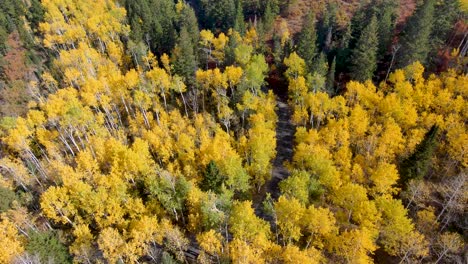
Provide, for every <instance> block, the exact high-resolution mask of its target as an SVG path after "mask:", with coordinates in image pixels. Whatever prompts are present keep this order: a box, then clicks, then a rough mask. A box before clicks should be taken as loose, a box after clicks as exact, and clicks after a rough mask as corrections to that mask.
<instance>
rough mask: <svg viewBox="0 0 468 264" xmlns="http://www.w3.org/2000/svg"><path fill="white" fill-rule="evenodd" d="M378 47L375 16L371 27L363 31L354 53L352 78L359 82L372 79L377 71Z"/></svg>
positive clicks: (352, 57)
mask: <svg viewBox="0 0 468 264" xmlns="http://www.w3.org/2000/svg"><path fill="white" fill-rule="evenodd" d="M378 45H379V38H378V36H377V18H376V17H375V16H373V17H372V19H371V21H370V23H369V25H368V26H367V27H366V28H364V30H363V31H362V34H361V36H360V37H359V39H358V41H357V43H356V47H355V48H354V50H353V52H352V55H351V62H352V65H351V73H350V74H351V78H353V79H354V80H358V81H366V80H369V79H372V76H373V74H374V71H375V70H376V69H377V49H378Z"/></svg>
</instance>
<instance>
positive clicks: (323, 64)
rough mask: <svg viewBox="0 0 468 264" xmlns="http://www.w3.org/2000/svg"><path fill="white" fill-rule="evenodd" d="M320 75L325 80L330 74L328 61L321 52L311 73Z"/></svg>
mask: <svg viewBox="0 0 468 264" xmlns="http://www.w3.org/2000/svg"><path fill="white" fill-rule="evenodd" d="M314 72H315V73H318V74H319V75H320V76H322V77H324V78H325V75H327V73H328V60H327V56H326V55H325V53H324V52H321V53H320V54H319V55H318V56H317V57H316V58H315V59H314V62H313V65H312V70H311V73H314Z"/></svg>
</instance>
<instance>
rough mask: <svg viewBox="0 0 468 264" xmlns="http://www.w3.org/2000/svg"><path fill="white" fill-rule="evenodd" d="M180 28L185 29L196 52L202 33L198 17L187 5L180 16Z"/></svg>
mask: <svg viewBox="0 0 468 264" xmlns="http://www.w3.org/2000/svg"><path fill="white" fill-rule="evenodd" d="M179 23H180V28H182V27H185V28H186V29H187V32H188V34H189V36H190V37H191V39H192V44H193V48H194V50H196V48H197V45H198V40H199V38H200V31H199V28H198V20H197V16H196V15H195V11H194V10H193V8H192V7H191V6H189V5H185V6H184V9H182V12H181V15H180V22H179Z"/></svg>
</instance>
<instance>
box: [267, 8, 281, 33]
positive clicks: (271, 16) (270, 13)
mask: <svg viewBox="0 0 468 264" xmlns="http://www.w3.org/2000/svg"><path fill="white" fill-rule="evenodd" d="M278 14H279V7H278V1H277V0H269V1H268V2H267V3H266V6H265V12H264V13H263V22H264V24H263V28H264V30H265V33H267V32H269V31H270V30H271V29H272V28H273V25H274V22H275V18H276V16H277V15H278Z"/></svg>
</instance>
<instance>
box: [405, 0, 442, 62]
mask: <svg viewBox="0 0 468 264" xmlns="http://www.w3.org/2000/svg"><path fill="white" fill-rule="evenodd" d="M434 3H435V0H425V1H424V3H423V4H422V5H421V6H420V7H419V8H418V9H417V10H416V11H415V13H414V14H413V16H411V18H410V19H409V20H408V22H407V23H406V28H405V29H404V31H403V33H402V36H401V41H400V44H401V48H400V51H399V59H398V66H399V67H400V68H402V67H405V66H408V65H409V64H411V63H413V62H415V61H419V62H421V63H423V64H425V63H426V60H427V55H428V54H429V52H430V51H431V45H430V36H431V32H432V28H433V25H434Z"/></svg>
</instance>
